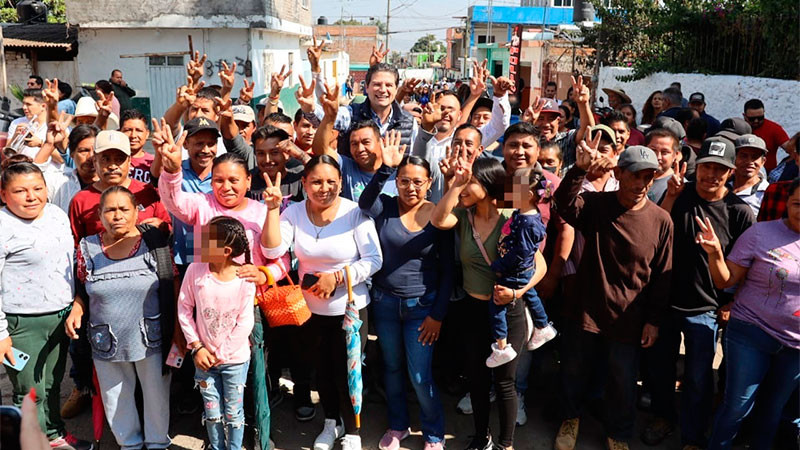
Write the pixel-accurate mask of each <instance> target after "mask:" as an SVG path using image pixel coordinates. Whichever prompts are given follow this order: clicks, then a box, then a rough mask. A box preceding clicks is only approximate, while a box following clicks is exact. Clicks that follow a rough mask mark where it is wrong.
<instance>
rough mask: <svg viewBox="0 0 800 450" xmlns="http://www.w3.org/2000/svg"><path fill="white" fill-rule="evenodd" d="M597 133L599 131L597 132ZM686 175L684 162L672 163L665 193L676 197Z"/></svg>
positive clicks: (683, 185)
mask: <svg viewBox="0 0 800 450" xmlns="http://www.w3.org/2000/svg"><path fill="white" fill-rule="evenodd" d="M598 134H599V133H598ZM685 175H686V163H685V162H684V163H680V164H679V163H678V161H675V162H674V163H672V176H671V177H670V179H669V181H667V195H668V196H670V197H677V196H678V195H680V193H681V192H683V189H684V188H685V187H686V182H685V181H684V176H685Z"/></svg>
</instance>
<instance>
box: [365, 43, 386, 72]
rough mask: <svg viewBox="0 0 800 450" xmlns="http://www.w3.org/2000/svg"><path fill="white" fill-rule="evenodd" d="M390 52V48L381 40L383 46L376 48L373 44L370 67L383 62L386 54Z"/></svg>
mask: <svg viewBox="0 0 800 450" xmlns="http://www.w3.org/2000/svg"><path fill="white" fill-rule="evenodd" d="M387 53H389V49H388V48H387V49H384V44H383V42H381V48H379V49H377V50H376V49H375V46H374V45H373V46H372V54H371V55H370V57H369V65H370V67H372V66H374V65H375V64H379V63H381V62H383V58H385V57H386V54H387Z"/></svg>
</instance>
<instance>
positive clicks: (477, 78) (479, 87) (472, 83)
mask: <svg viewBox="0 0 800 450" xmlns="http://www.w3.org/2000/svg"><path fill="white" fill-rule="evenodd" d="M473 67H475V68H476V69H475V70H474V72H475V73H474V75H473V76H472V78H470V79H469V94H470V95H471V96H472V97H480V96H481V95H483V92H484V91H485V90H486V79H485V78H484V77H483V72H482V71H480V69H478V68H479V67H480V66H478V65H477V64H476V63H475V62H473Z"/></svg>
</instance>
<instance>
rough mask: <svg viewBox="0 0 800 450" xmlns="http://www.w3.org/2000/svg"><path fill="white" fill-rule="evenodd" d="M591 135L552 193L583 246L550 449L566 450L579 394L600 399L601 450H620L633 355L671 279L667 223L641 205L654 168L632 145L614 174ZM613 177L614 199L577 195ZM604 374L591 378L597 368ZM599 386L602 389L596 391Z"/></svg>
mask: <svg viewBox="0 0 800 450" xmlns="http://www.w3.org/2000/svg"><path fill="white" fill-rule="evenodd" d="M599 143H600V136H599V134H598V135H597V136H595V139H594V140H593V141H592V142H591V143H588V144H587V143H586V142H581V143H580V144H579V147H578V152H577V161H576V163H575V166H574V167H572V168H571V169H570V170H569V171H568V172H567V174H566V176H565V177H564V179H563V180H562V182H561V185H560V186H559V188H558V189H557V190H556V192H555V196H554V198H555V200H556V204H557V205H558V213H559V214H560V215H561V217H562V218H563V219H564V220H566V221H567V223H569V224H570V225H572V226H573V227H575V229H576V230H578V231H580V232H581V233H582V235H583V236H584V238H585V239H586V246H585V248H584V252H583V255H582V257H581V261H580V265H579V266H578V273H577V276H576V278H577V279H576V283H575V284H576V286H577V288H576V289H575V292H574V295H573V296H571V298H567V299H565V301H567V302H568V303H569V306H566V307H565V308H564V309H565V311H568V313H567V317H566V320H565V324H564V325H565V330H564V332H563V334H562V345H563V348H562V349H561V355H562V360H561V370H562V374H561V394H562V402H561V404H562V407H563V411H562V412H561V414H562V419H563V422H562V424H561V427H560V429H559V432H558V435H557V436H556V442H555V445H554V448H555V449H557V450H564V449H573V448H574V447H575V442H576V439H577V436H578V425H579V423H580V411H581V406H582V404H583V403H584V401H585V400H586V395H587V393H588V392H592V391H596V390H597V388H600V389H601V390H602V391H603V392H604V398H603V400H604V409H603V415H604V422H605V431H606V436H607V442H606V444H607V446H608V447H609V448H614V449H627V448H628V444H627V442H626V441H628V440H629V439H630V438H631V437H632V435H633V430H634V414H635V403H636V374H637V367H638V362H637V360H638V357H639V352H640V347H642V348H647V347H650V346H652V345H653V343H654V342H655V341H656V339H657V337H658V327H659V321H660V318H661V317H662V316H663V315H664V313H665V310H666V307H667V300H668V297H667V294H668V291H669V282H670V278H671V271H672V221H671V220H670V218H669V215H668V214H667V213H666V212H665V211H663V210H662V209H661V208H659V207H658V205H656V204H655V203H653V202H651V201H650V200H648V199H647V191H648V189H649V188H650V185H651V184H652V183H653V178H654V177H655V174H656V170H658V167H659V164H658V159H657V158H656V155H655V153H653V151H652V150H650V149H649V148H647V147H643V146H638V145H634V146H631V147H629V148H628V149H626V150H625V151H623V152H622V154H621V155H620V156H619V159H618V162H617V165H616V167H614V162H613V160H611V159H610V158H608V157H606V156H604V155H602V154H600V152H598V150H597V147H598V145H599ZM598 170H613V171H614V175H615V177H616V179H617V180H619V190H617V191H614V192H583V193H581V194H579V193H578V192H579V191H580V189H581V186H582V184H583V180H584V177H585V176H586V174H587V172H596V171H598ZM598 367H603V368H605V370H606V371H607V372H606V373H603V374H602V375H601V376H600V377H599V378H600V379H598V377H597V376H596V375H597V369H598ZM603 381H605V386H598V384H600V383H602V382H603Z"/></svg>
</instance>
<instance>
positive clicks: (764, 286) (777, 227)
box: [728, 219, 800, 349]
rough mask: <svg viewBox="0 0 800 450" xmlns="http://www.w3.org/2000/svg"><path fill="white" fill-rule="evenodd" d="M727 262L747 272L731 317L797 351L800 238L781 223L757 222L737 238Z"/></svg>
mask: <svg viewBox="0 0 800 450" xmlns="http://www.w3.org/2000/svg"><path fill="white" fill-rule="evenodd" d="M728 260H729V261H731V262H733V263H736V264H737V265H740V266H742V267H747V268H749V270H748V271H747V275H746V276H745V279H744V281H743V282H741V283H740V284H739V288H738V289H737V290H736V297H735V300H734V302H733V309H732V311H731V316H732V317H734V318H736V319H739V320H744V321H746V322H750V323H752V324H755V325H757V326H759V327H760V328H761V329H762V330H764V332H766V333H767V334H769V335H770V336H772V337H774V338H775V339H776V340H778V341H779V342H780V343H781V344H783V345H786V346H788V347H791V348H795V349H800V234H798V233H795V232H794V231H792V230H791V229H789V227H787V226H786V224H785V223H784V222H783V219H780V220H771V221H769V222H758V223H756V224H755V225H753V226H751V227H750V228H748V229H747V230H746V231H745V232H744V233H742V235H741V236H739V239H738V240H737V241H736V243H735V244H734V245H733V250H731V253H730V254H729V255H728Z"/></svg>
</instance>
